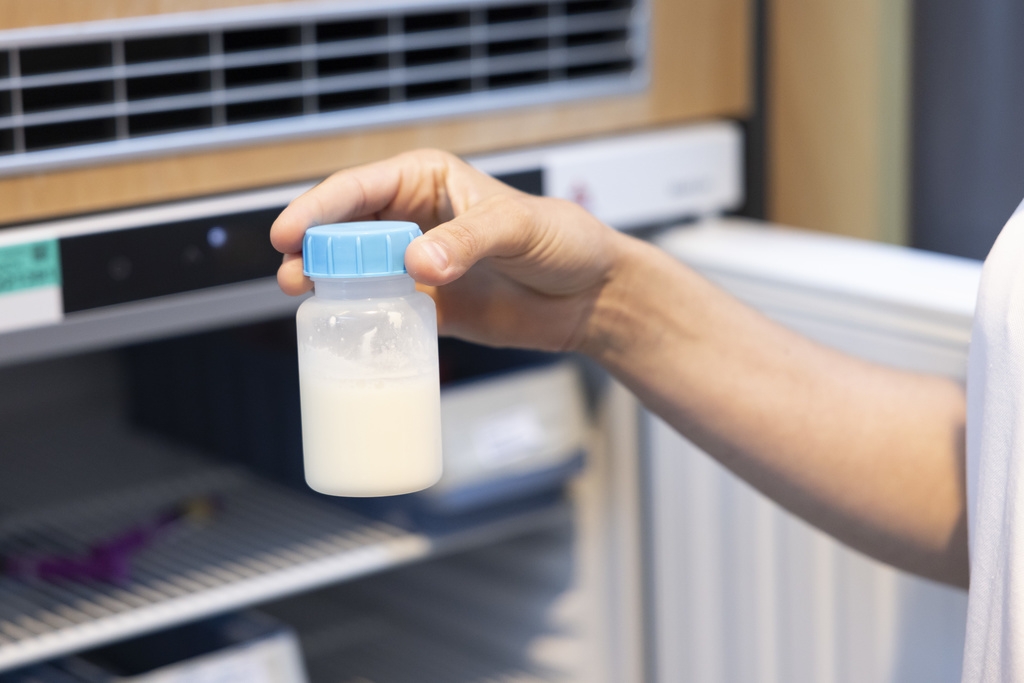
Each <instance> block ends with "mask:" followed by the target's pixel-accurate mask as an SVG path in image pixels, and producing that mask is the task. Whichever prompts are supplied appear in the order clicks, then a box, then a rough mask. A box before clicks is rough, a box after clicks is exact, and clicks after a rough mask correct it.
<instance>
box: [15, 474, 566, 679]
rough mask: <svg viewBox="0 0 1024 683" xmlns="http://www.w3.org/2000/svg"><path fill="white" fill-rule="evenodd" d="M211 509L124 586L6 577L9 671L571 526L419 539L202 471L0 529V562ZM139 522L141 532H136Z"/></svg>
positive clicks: (546, 520)
mask: <svg viewBox="0 0 1024 683" xmlns="http://www.w3.org/2000/svg"><path fill="white" fill-rule="evenodd" d="M197 497H200V498H202V497H205V498H206V499H207V500H208V501H215V505H214V511H213V513H212V514H211V515H210V516H209V518H208V519H206V520H205V521H202V520H183V521H180V522H176V523H175V524H173V525H170V526H168V527H167V528H165V529H164V530H162V531H160V533H159V535H158V536H157V537H156V538H154V539H152V541H151V542H150V543H148V544H147V545H144V546H143V547H140V548H139V549H138V551H137V552H136V553H135V554H134V556H133V557H132V560H131V570H130V574H129V575H128V576H127V578H126V579H125V580H123V581H118V582H110V581H100V580H69V579H59V580H54V579H50V580H47V579H43V578H40V577H38V576H27V577H26V576H15V575H11V573H10V572H8V573H7V575H4V576H0V671H3V670H8V669H12V668H14V667H17V666H20V665H23V664H29V663H32V662H36V661H41V660H45V659H48V658H51V657H54V656H58V655H62V654H67V653H71V652H75V651H78V650H82V649H84V648H88V647H93V646H97V645H100V644H104V643H108V642H113V641H116V640H118V639H121V638H125V637H128V636H136V635H139V634H141V633H145V632H148V631H153V630H157V629H161V628H166V627H169V626H172V625H175V624H180V623H183V622H186V621H190V620H193V619H197V618H201V617H205V616H209V615H213V614H216V613H219V612H223V611H226V610H231V609H237V608H240V607H244V606H248V605H252V604H256V603H260V602H265V601H268V600H272V599H275V598H279V597H284V596H287V595H292V594H296V593H300V592H303V591H307V590H310V589H313V588H317V587H320V586H325V585H328V584H332V583H336V582H339V581H344V580H349V579H353V578H355V577H359V576H363V575H367V574H370V573H373V572H378V571H381V570H384V569H388V568H392V567H396V566H399V565H403V564H406V563H409V562H412V561H414V560H419V559H422V558H425V557H428V556H431V555H436V554H439V553H442V552H447V551H453V550H457V549H460V548H464V547H470V546H473V545H477V544H482V543H485V542H490V541H493V540H499V539H502V538H506V537H509V536H511V535H514V534H516V533H521V532H523V531H525V530H529V529H534V528H540V527H543V526H546V525H548V524H550V523H552V521H553V520H557V519H564V517H565V515H566V510H564V509H549V510H545V511H539V512H535V513H531V514H525V515H520V516H516V517H514V518H506V519H504V520H502V521H500V522H496V523H492V524H487V525H482V526H478V527H474V528H472V529H470V530H468V531H463V532H459V533H455V534H449V535H445V536H429V535H426V534H420V533H410V532H408V531H405V530H403V529H400V528H398V527H395V526H392V525H389V524H386V523H383V522H379V521H374V520H369V519H366V518H364V517H361V516H359V515H356V514H354V513H352V512H349V511H347V510H344V509H342V508H341V507H340V506H338V505H336V504H333V503H331V502H329V501H326V500H322V499H317V498H316V497H314V496H310V495H304V494H302V493H299V492H295V491H291V490H287V489H283V488H280V487H278V486H277V485H275V484H272V483H269V482H265V481H262V480H259V479H257V478H255V477H253V476H251V475H248V474H245V473H242V472H239V471H236V470H233V469H228V468H223V467H212V466H207V467H205V468H203V469H198V470H196V471H193V472H191V473H187V474H180V475H178V476H176V477H173V478H170V479H166V480H164V481H160V482H158V483H151V484H145V485H139V486H133V487H131V488H130V490H126V491H124V492H123V493H121V494H120V495H116V496H112V495H109V494H108V495H102V496H96V497H93V498H89V499H85V500H81V501H77V502H72V503H69V504H66V505H62V506H49V507H45V508H41V509H35V510H26V511H23V512H13V513H10V514H7V515H5V516H3V517H2V518H0V553H2V554H3V555H4V556H5V557H7V558H8V562H7V564H8V569H10V567H11V566H12V564H13V563H12V562H11V561H10V558H11V557H17V556H18V554H19V553H28V552H33V553H35V554H37V555H38V554H39V553H45V554H48V555H49V556H51V557H65V558H67V557H83V556H86V555H88V553H89V549H90V547H95V546H96V543H97V540H98V539H103V538H110V537H111V534H113V535H114V536H115V537H116V536H117V535H118V534H121V535H123V534H124V530H125V528H126V527H129V528H135V527H137V526H138V525H140V524H143V525H144V524H145V522H146V520H151V519H154V517H155V516H156V515H159V514H160V511H162V510H166V509H167V508H168V506H174V505H176V504H180V503H181V502H182V501H183V500H195V499H196V498H197ZM133 525H135V527H133Z"/></svg>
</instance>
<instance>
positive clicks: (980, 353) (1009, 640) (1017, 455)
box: [963, 204, 1024, 683]
mask: <svg viewBox="0 0 1024 683" xmlns="http://www.w3.org/2000/svg"><path fill="white" fill-rule="evenodd" d="M966 438H967V524H968V539H969V546H970V558H971V586H970V592H969V594H968V608H967V639H966V643H965V646H964V668H963V683H997V682H998V683H1010V681H1024V204H1022V205H1021V207H1020V208H1018V209H1017V212H1016V213H1015V214H1014V215H1013V217H1012V218H1011V219H1010V221H1009V222H1008V223H1007V224H1006V226H1005V227H1004V228H1003V231H1002V233H1001V234H1000V235H999V239H997V240H996V243H995V246H993V247H992V251H991V252H990V253H989V256H988V258H987V259H986V260H985V266H984V268H983V270H982V276H981V287H980V289H979V291H978V305H977V309H976V312H975V319H974V329H973V331H972V334H971V348H970V354H969V358H968V366H967V434H966Z"/></svg>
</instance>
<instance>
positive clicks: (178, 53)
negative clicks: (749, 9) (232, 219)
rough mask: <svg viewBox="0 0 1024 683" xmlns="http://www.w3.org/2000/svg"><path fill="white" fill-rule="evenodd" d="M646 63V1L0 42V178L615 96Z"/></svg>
mask: <svg viewBox="0 0 1024 683" xmlns="http://www.w3.org/2000/svg"><path fill="white" fill-rule="evenodd" d="M645 49H646V7H645V0H548V1H546V2H520V1H515V0H511V1H510V0H489V1H487V0H482V1H481V0H466V1H463V2H444V3H443V4H442V3H438V5H437V6H435V7H434V8H432V9H425V8H424V5H423V4H422V3H408V2H375V3H368V2H367V3H343V4H341V5H340V6H338V7H332V8H327V9H325V8H324V7H323V6H322V5H318V6H313V5H309V6H297V7H296V8H295V9H292V10H291V11H289V9H287V8H285V7H284V6H269V8H268V7H267V6H259V7H248V8H240V9H237V10H232V11H216V12H209V13H193V14H187V15H186V14H183V15H167V16H164V17H146V18H136V19H128V20H118V21H110V22H103V23H96V24H82V25H79V26H77V27H75V30H74V31H68V30H67V27H60V26H58V27H51V28H50V29H48V28H46V27H43V28H38V29H28V30H13V31H0V173H12V172H19V171H24V170H29V169H32V168H37V167H44V166H47V165H51V166H52V165H58V166H59V165H66V164H72V163H87V162H89V161H91V160H94V159H98V158H103V157H111V156H125V155H131V154H135V153H153V152H154V151H160V150H161V149H167V150H170V149H173V150H180V149H183V148H189V147H200V146H204V145H217V144H225V143H237V142H244V141H252V140H257V139H266V138H279V137H285V136H289V135H297V134H311V133H317V132H324V131H330V130H341V129H346V128H352V127H358V126H368V125H380V124H382V123H393V122H398V121H405V120H411V119H415V118H418V117H424V116H430V117H437V116H445V115H456V114H465V113H466V112H468V111H483V110H488V109H495V108H503V107H510V106H522V105H526V104H538V103H543V102H554V101H564V100H568V99H575V98H585V97H593V96H597V95H609V94H614V93H622V92H628V91H633V90H636V89H638V88H641V87H643V86H644V84H645V83H646V67H645V61H646V59H645ZM389 105H390V106H389Z"/></svg>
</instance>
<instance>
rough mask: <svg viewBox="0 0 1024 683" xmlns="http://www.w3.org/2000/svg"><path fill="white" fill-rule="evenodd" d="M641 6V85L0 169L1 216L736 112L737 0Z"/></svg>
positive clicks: (740, 95) (744, 28)
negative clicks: (39, 170)
mask: <svg viewBox="0 0 1024 683" xmlns="http://www.w3.org/2000/svg"><path fill="white" fill-rule="evenodd" d="M11 1H12V2H13V1H14V0H11ZM195 1H196V2H198V0H195ZM216 2H217V3H218V4H223V3H230V2H231V0H216ZM53 4H54V5H55V4H56V3H53ZM61 4H62V6H63V3H61ZM69 4H70V5H77V4H78V3H69ZM86 4H92V3H86ZM97 4H99V3H97ZM114 4H116V5H117V6H118V7H122V6H123V7H136V6H146V7H158V6H161V5H162V3H159V2H147V3H143V2H139V3H130V2H121V3H114ZM176 6H177V5H176ZM652 13H653V16H652V37H651V39H652V41H653V50H654V59H653V62H652V83H651V86H650V88H649V90H648V91H647V92H645V93H643V94H638V95H634V96H629V97H618V98H607V99H604V100H600V101H589V102H584V103H578V104H571V105H557V106H554V105H553V106H541V107H530V108H524V109H521V110H511V111H504V112H500V113H493V114H487V115H475V116H472V117H465V118H459V119H450V120H445V121H441V122H434V123H426V124H417V125H403V126H396V127H389V128H378V129H370V130H361V131H357V132H348V133H345V134H341V135H328V136H323V137H316V138H308V139H302V140H293V141H289V142H279V143H274V144H263V145H248V146H245V147H234V148H229V149H222V150H218V151H206V152H195V153H189V154H182V155H179V156H175V157H166V156H165V157H161V158H154V159H147V160H141V161H138V160H136V161H131V162H123V163H115V164H109V165H104V166H98V167H93V168H79V169H70V170H66V171H59V172H51V173H43V174H28V175H23V176H15V177H9V178H5V179H0V223H12V222H19V221H25V220H33V219H38V218H42V217H50V216H56V215H64V214H69V213H79V212H85V211H97V210H103V209H108V208H113V207H117V206H125V205H131V204H141V203H148V202H157V201H165V200H170V199H176V198H182V197H189V196H195V195H197V194H210V193H217V192H224V191H230V190H235V189H242V188H248V187H255V186H260V185H270V184H275V183H283V182H288V181H293V180H302V179H313V178H319V177H322V176H324V175H326V174H328V173H330V172H331V171H333V170H335V169H337V168H341V167H344V166H350V165H353V164H359V163H364V162H366V161H370V160H374V159H379V158H382V157H385V156H388V155H391V154H394V153H396V152H399V151H402V150H406V149H410V148H415V147H424V146H430V147H440V148H444V149H449V150H451V151H453V152H456V153H459V154H468V153H477V152H483V151H488V150H498V149H504V148H511V147H516V146H519V145H525V144H537V143H544V142H550V141H555V140H565V139H569V138H580V137H585V136H589V135H596V134H599V133H607V132H611V131H621V130H628V129H636V128H642V127H649V126H657V125H663V124H667V123H670V122H675V121H682V120H690V119H705V118H712V117H723V116H743V115H745V114H746V112H747V109H748V106H749V98H748V91H749V87H748V77H749V76H748V74H749V69H748V60H749V45H750V40H749V7H748V2H747V0H685V1H683V0H656V1H654V2H652Z"/></svg>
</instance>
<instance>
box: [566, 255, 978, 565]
mask: <svg viewBox="0 0 1024 683" xmlns="http://www.w3.org/2000/svg"><path fill="white" fill-rule="evenodd" d="M619 246H620V247H621V250H622V257H621V258H620V259H619V261H618V262H617V265H616V267H615V269H614V271H613V274H612V277H611V278H610V279H609V281H608V284H607V285H606V286H605V288H604V290H603V291H602V293H601V295H600V296H599V297H598V299H597V301H596V303H595V308H594V311H593V313H592V315H591V316H590V319H589V323H588V329H587V334H586V336H585V342H584V344H583V349H584V351H585V352H587V353H589V354H590V355H592V356H593V357H595V358H596V359H597V360H599V361H600V362H601V363H602V364H603V365H605V367H607V368H608V369H609V370H610V371H611V372H612V373H614V374H615V375H616V376H617V377H619V378H620V379H621V380H622V381H623V382H624V383H626V384H627V385H628V386H629V387H630V388H631V389H632V390H633V391H634V392H635V393H636V394H637V395H638V396H639V397H640V399H641V400H642V401H643V402H644V403H645V405H647V406H648V407H649V408H651V409H652V410H653V411H654V412H656V413H657V414H659V415H660V416H661V417H663V418H664V419H665V420H666V421H668V422H669V423H670V424H672V425H673V426H674V427H675V428H676V429H678V430H679V431H680V432H681V433H683V434H684V435H686V436H687V437H688V438H689V439H691V440H692V441H693V442H694V443H696V444H697V445H698V446H700V447H701V448H703V449H704V450H706V451H707V452H708V453H710V454H711V455H713V456H714V457H716V458H717V459H718V460H720V461H721V462H722V463H723V464H724V465H725V466H726V467H728V468H729V469H731V470H732V471H734V472H735V473H737V474H738V475H739V476H741V477H742V478H744V479H745V480H747V481H748V482H750V483H751V484H752V485H753V486H755V487H756V488H758V489H760V490H761V491H763V492H764V493H766V494H767V495H768V496H770V497H771V498H773V499H775V500H776V501H778V502H779V503H780V504H782V505H783V506H784V507H786V508H788V509H789V510H791V511H793V512H794V513H796V514H798V515H800V516H801V517H803V518H805V519H807V520H808V521H810V522H811V523H813V524H815V525H816V526H818V527H820V528H822V529H823V530H825V531H826V532H828V533H830V534H832V535H834V536H836V537H837V538H839V539H840V540H842V541H844V542H845V543H847V544H849V545H851V546H853V547H855V548H857V549H859V550H861V551H863V552H865V553H867V554H869V555H872V556H874V557H876V558H878V559H881V560H883V561H885V562H888V563H891V564H894V565H896V566H899V567H902V568H904V569H908V570H910V571H913V572H916V573H919V574H922V575H925V576H928V577H931V578H934V579H938V580H941V581H946V582H949V583H955V584H959V585H966V583H967V544H966V531H965V529H966V525H965V513H964V510H965V504H964V496H965V494H964V481H963V476H964V475H963V470H964V463H963V426H964V414H965V408H964V396H963V390H962V388H961V387H960V386H959V385H958V384H957V383H955V382H952V381H950V380H946V379H943V378H939V377H931V376H925V375H918V374H913V373H907V372H901V371H897V370H893V369H889V368H885V367H881V366H877V365H873V364H870V363H866V362H863V361H860V360H858V359H855V358H852V357H849V356H846V355H843V354H840V353H838V352H836V351H833V350H831V349H828V348H825V347H822V346H819V345H817V344H814V343H812V342H810V341H808V340H806V339H804V338H803V337H801V336H799V335H797V334H795V333H792V332H790V331H789V330H787V329H785V328H783V327H781V326H779V325H777V324H775V323H773V322H771V321H769V320H768V319H766V318H764V317H763V316H761V315H760V314H758V313H757V312H755V311H753V310H751V309H749V308H747V307H746V306H744V305H742V304H741V303H739V302H737V301H736V300H735V299H733V298H732V297H730V296H728V295H727V294H725V293H724V292H722V291H720V290H719V289H717V288H715V287H714V286H712V285H711V284H710V283H708V282H707V281H706V280H704V279H703V278H701V277H700V276H698V275H697V274H696V273H694V272H693V271H691V270H689V269H687V268H685V267H684V266H681V265H680V264H678V263H677V262H676V261H674V260H673V259H672V258H671V257H669V256H667V255H665V254H664V253H662V252H660V251H659V250H657V249H655V248H654V247H652V246H650V245H647V244H644V243H640V242H638V241H636V240H632V239H628V238H623V239H622V241H621V243H620V244H619Z"/></svg>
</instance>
